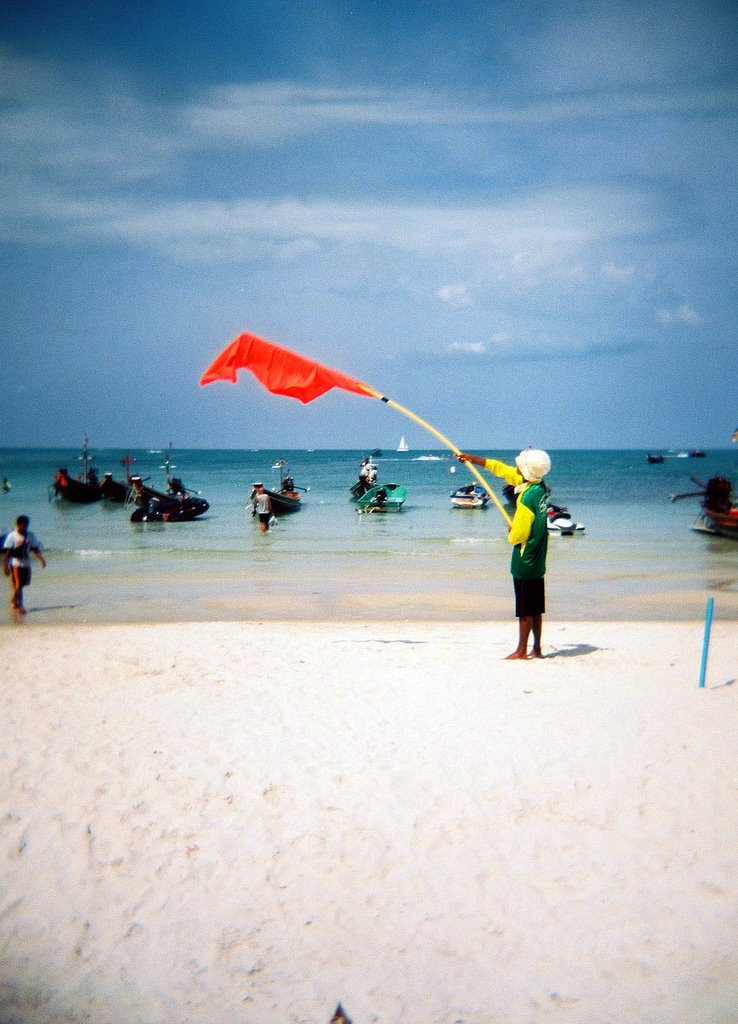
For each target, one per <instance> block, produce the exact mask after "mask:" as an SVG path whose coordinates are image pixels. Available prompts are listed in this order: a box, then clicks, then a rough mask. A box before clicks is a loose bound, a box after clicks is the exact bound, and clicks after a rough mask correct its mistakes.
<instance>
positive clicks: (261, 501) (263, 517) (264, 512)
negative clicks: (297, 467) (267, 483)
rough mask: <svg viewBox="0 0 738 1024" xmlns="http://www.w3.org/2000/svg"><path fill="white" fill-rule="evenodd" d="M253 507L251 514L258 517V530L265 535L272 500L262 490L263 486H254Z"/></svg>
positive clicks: (270, 516)
mask: <svg viewBox="0 0 738 1024" xmlns="http://www.w3.org/2000/svg"><path fill="white" fill-rule="evenodd" d="M253 506H254V512H253V514H254V515H255V516H258V517H259V529H260V530H261V532H262V533H266V532H267V530H268V529H269V520H270V519H271V518H272V500H271V498H270V497H269V495H268V494H267V492H266V491H265V490H264V484H257V485H256V497H255V498H254V502H253Z"/></svg>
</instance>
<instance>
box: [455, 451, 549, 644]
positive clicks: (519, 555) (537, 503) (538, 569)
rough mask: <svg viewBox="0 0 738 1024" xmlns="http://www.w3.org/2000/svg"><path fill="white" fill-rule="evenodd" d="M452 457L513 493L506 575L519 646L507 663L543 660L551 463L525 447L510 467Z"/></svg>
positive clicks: (463, 454)
mask: <svg viewBox="0 0 738 1024" xmlns="http://www.w3.org/2000/svg"><path fill="white" fill-rule="evenodd" d="M456 458H457V459H459V460H460V461H461V462H471V463H472V464H473V465H475V466H482V467H483V468H484V469H486V470H488V471H489V472H490V473H494V475H495V476H499V477H502V479H503V480H505V481H506V482H507V483H508V484H510V485H511V486H512V487H513V488H514V490H515V494H516V495H517V500H516V505H515V515H514V517H513V521H512V524H511V526H510V529H509V531H508V540H509V541H510V543H511V544H512V545H513V551H512V559H511V562H510V572H511V573H512V578H513V586H514V588H515V614H516V616H517V618H518V646H517V647H516V648H515V650H514V651H513V652H512V654H509V655H508V660H510V661H522V660H527V659H528V658H529V657H530V658H542V657H543V650H542V648H541V634H542V631H543V615H544V612H545V611H546V591H545V576H546V553H547V550H548V524H547V519H548V493H549V491H548V487H547V486H546V484H545V483H544V482H543V478H544V477H545V475H546V474H547V473H548V472H549V470H550V469H551V459H550V458H549V456H548V454H547V453H546V452H544V451H541V450H540V449H539V448H526V449H525V451H522V452H521V453H520V455H518V456H517V458H516V459H515V465H514V466H508V465H507V464H506V463H504V462H499V461H498V460H497V459H485V458H480V456H478V455H469V454H467V453H466V452H461V453H460V454H459V455H457V456H456ZM531 633H532V634H533V648H532V650H531V652H530V654H529V653H528V640H529V638H530V635H531Z"/></svg>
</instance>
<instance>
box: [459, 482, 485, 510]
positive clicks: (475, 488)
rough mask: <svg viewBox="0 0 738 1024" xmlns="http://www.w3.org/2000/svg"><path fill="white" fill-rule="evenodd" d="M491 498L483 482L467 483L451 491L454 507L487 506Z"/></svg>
mask: <svg viewBox="0 0 738 1024" xmlns="http://www.w3.org/2000/svg"><path fill="white" fill-rule="evenodd" d="M489 500H490V497H489V494H488V493H487V491H486V490H485V489H484V487H482V485H481V484H466V486H465V487H458V488H457V489H456V490H455V491H452V493H451V504H452V505H453V507H454V508H486V507H487V505H488V504H489Z"/></svg>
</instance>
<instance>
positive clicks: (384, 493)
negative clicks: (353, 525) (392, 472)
mask: <svg viewBox="0 0 738 1024" xmlns="http://www.w3.org/2000/svg"><path fill="white" fill-rule="evenodd" d="M406 498H407V487H403V486H402V484H378V485H377V486H376V487H370V489H369V490H368V491H367V492H366V494H363V495H362V496H361V497H360V498H359V500H358V501H357V502H356V510H357V512H400V511H401V510H402V506H403V504H404V502H405V499H406Z"/></svg>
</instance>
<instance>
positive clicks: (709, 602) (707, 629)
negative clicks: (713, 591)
mask: <svg viewBox="0 0 738 1024" xmlns="http://www.w3.org/2000/svg"><path fill="white" fill-rule="evenodd" d="M712 606H713V600H712V598H711V597H708V599H707V612H706V614H705V639H704V640H703V641H702V665H701V666H700V686H704V685H705V672H706V670H707V650H708V648H709V646H710V627H711V626H712Z"/></svg>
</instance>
